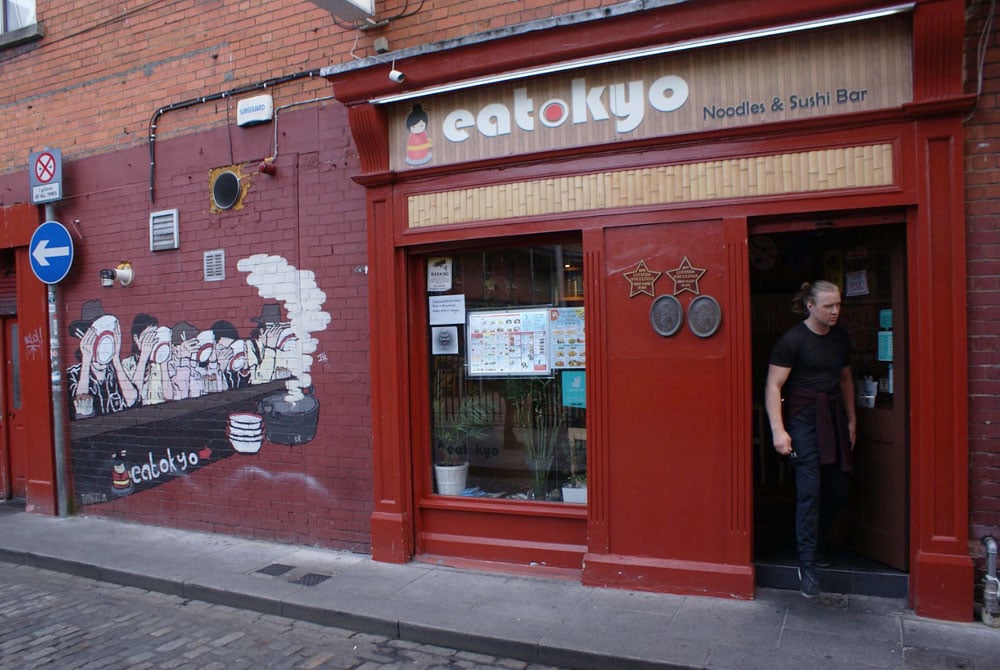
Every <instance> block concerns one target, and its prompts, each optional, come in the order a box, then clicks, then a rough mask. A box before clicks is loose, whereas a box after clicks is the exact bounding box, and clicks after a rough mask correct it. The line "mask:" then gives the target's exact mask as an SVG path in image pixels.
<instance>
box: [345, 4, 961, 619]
mask: <svg viewBox="0 0 1000 670" xmlns="http://www.w3.org/2000/svg"><path fill="white" fill-rule="evenodd" d="M875 5H877V3H843V2H828V3H814V4H813V5H811V6H810V8H809V17H806V16H803V13H802V12H801V11H800V10H799V8H792V7H786V6H775V5H774V4H771V5H769V6H768V8H767V9H759V10H758V9H754V10H747V9H746V8H745V7H744V8H743V9H742V11H741V12H722V11H715V10H718V9H719V7H720V6H721V5H720V4H716V3H708V4H707V5H706V4H697V5H681V6H677V7H672V8H665V9H663V10H659V11H651V12H648V13H643V14H642V15H640V16H634V17H622V18H619V19H615V20H613V21H612V20H609V21H606V22H595V23H592V24H582V25H578V26H571V27H566V28H563V29H558V30H555V29H554V30H550V31H546V32H545V34H544V36H543V35H533V34H528V35H519V36H517V37H512V38H510V39H501V40H494V41H487V42H484V43H480V44H474V45H470V46H466V47H462V48H455V49H450V50H445V51H441V52H438V53H432V54H426V55H423V54H422V55H418V56H414V57H412V58H409V59H407V61H406V70H407V82H406V84H405V88H414V89H417V90H418V91H419V89H420V88H421V87H433V86H436V85H440V84H444V83H447V82H450V81H462V80H465V79H471V78H474V77H477V76H484V75H491V74H502V73H503V72H505V71H508V70H516V69H518V68H524V67H532V66H537V65H540V64H545V63H551V62H560V61H564V60H567V59H570V58H574V57H583V56H588V55H593V54H599V53H607V52H613V51H616V50H624V49H629V48H638V47H641V46H644V45H646V44H651V43H659V42H669V41H673V40H684V39H691V38H695V37H703V36H705V35H713V34H717V33H726V32H731V31H735V30H739V29H747V28H750V27H768V26H771V25H776V24H789V23H793V22H795V21H799V20H803V19H805V18H813V17H816V16H823V15H835V14H838V13H845V12H849V11H852V10H859V9H864V8H866V7H869V6H875ZM963 9H964V8H963V6H962V4H961V3H957V2H927V3H917V5H916V6H915V8H914V10H913V14H912V20H913V23H912V26H913V49H914V53H913V78H914V85H913V102H912V103H911V104H908V105H905V106H904V107H903V108H902V109H898V110H887V111H884V112H877V113H867V114H860V115H855V116H854V117H853V118H851V117H849V118H848V119H846V122H845V119H843V118H838V119H835V120H834V121H833V122H832V124H831V123H830V122H829V121H827V120H825V119H817V120H809V121H801V122H794V123H788V124H784V125H781V126H777V125H776V126H767V125H765V126H760V127H755V128H751V129H744V130H740V131H736V132H730V133H721V132H720V133H708V134H702V135H698V136H695V137H694V138H691V139H690V140H689V139H688V138H685V141H683V142H669V143H666V142H665V143H662V144H660V143H656V142H653V141H643V142H638V143H636V145H635V146H630V145H628V144H627V143H622V144H619V145H617V146H615V147H609V146H604V147H588V148H587V149H586V150H566V151H562V152H558V153H552V152H543V153H540V154H533V155H526V156H513V157H509V158H494V159H490V160H484V161H481V162H479V163H472V164H468V163H466V164H461V166H460V167H461V169H460V171H459V170H451V169H449V168H447V167H440V168H427V169H425V170H424V171H422V172H421V173H420V178H419V179H417V178H412V179H411V178H409V177H411V175H412V173H409V174H404V175H399V174H393V173H390V172H388V171H387V167H388V163H387V161H388V155H389V145H388V141H387V139H386V134H387V128H386V122H385V119H384V116H383V114H384V108H382V107H380V106H378V105H373V104H371V103H369V102H368V100H371V99H372V98H378V96H380V95H389V94H391V93H392V92H393V84H392V83H391V82H388V81H387V80H383V79H381V78H378V77H373V76H372V75H371V72H370V71H369V70H366V69H362V70H357V71H353V72H352V71H350V70H349V69H344V70H342V71H335V72H334V73H331V74H330V78H331V80H332V81H333V84H334V91H335V93H336V95H337V97H338V99H339V100H341V101H343V102H344V103H345V104H346V105H347V106H348V108H349V110H350V118H351V121H352V128H353V131H354V134H355V138H356V142H357V144H358V146H359V149H360V150H361V153H362V157H361V163H362V167H363V170H364V174H363V175H362V178H360V179H359V181H362V183H364V184H365V185H366V186H368V188H369V196H368V197H369V220H370V221H372V222H377V225H371V226H370V229H369V233H370V235H371V240H370V254H371V266H372V268H373V270H374V274H373V279H372V294H371V295H372V312H373V315H372V318H373V323H376V324H378V325H377V326H376V327H375V328H374V329H373V335H374V338H375V339H374V341H373V351H374V352H375V353H376V357H377V358H378V359H380V360H381V361H384V362H385V363H387V365H385V366H384V367H383V366H381V365H377V366H376V367H375V369H374V370H373V394H374V395H373V399H374V400H373V402H374V404H375V406H376V408H378V410H379V411H378V412H377V413H376V425H375V437H376V439H375V454H376V472H375V477H376V479H375V484H376V501H377V502H376V508H375V512H374V515H373V523H372V550H373V555H374V557H375V558H377V559H379V560H390V561H405V560H409V559H410V558H411V556H412V555H414V554H418V555H419V554H430V555H435V554H444V555H453V556H459V557H464V558H469V559H482V560H495V561H506V562H509V563H514V564H525V563H528V562H531V563H532V564H543V565H550V566H559V567H563V568H567V567H570V568H572V567H575V568H577V569H580V570H581V573H582V578H583V579H584V581H586V582H588V583H592V584H599V585H609V586H622V587H629V588H647V589H653V590H668V591H674V592H682V593H715V594H718V595H722V594H726V595H730V596H735V597H751V596H752V593H753V588H754V587H753V581H754V580H753V567H752V564H751V553H752V552H751V536H752V521H751V517H752V514H753V512H752V505H751V488H752V485H751V465H750V464H751V458H750V454H749V445H750V443H751V435H750V426H751V421H750V405H751V402H750V397H751V393H752V389H751V386H750V384H751V382H750V355H749V351H748V349H747V346H746V343H747V339H748V336H749V335H750V324H749V321H748V319H747V318H746V306H747V303H746V300H747V297H748V295H749V284H748V282H749V273H748V268H747V262H746V257H745V255H744V253H743V250H744V249H745V248H746V247H745V245H746V244H747V240H748V231H749V230H750V229H751V228H753V227H754V226H755V225H758V222H764V221H767V220H777V221H779V223H778V224H770V225H772V226H776V227H775V228H774V229H775V230H780V229H781V225H780V219H781V218H782V217H793V219H795V218H797V219H800V220H801V219H803V218H805V219H809V218H815V217H817V216H820V217H830V218H840V217H848V218H849V217H851V216H855V215H857V214H859V213H864V212H885V213H891V212H896V213H897V214H896V217H897V218H898V219H900V220H903V221H905V222H906V224H905V227H906V239H907V242H908V247H907V266H908V276H907V282H908V286H909V296H910V297H909V301H908V304H907V306H906V310H907V312H908V319H909V322H910V336H909V342H908V345H909V350H910V359H909V373H910V379H911V382H910V390H911V395H910V416H911V417H912V419H911V422H910V426H909V450H910V451H909V453H910V459H911V460H910V470H909V481H910V486H909V499H908V505H909V509H910V515H911V516H910V518H911V523H910V527H909V529H908V533H909V564H910V575H911V600H912V602H913V604H914V607H915V608H916V609H917V611H918V612H920V613H924V614H927V615H931V616H938V617H944V618H956V619H964V618H967V617H968V616H969V606H968V603H969V602H971V598H972V578H973V570H972V562H971V560H970V559H969V555H968V535H967V530H966V529H967V524H966V521H967V518H968V498H967V495H968V494H967V488H966V486H965V485H964V483H965V482H966V481H968V451H967V446H966V445H967V444H968V440H967V430H968V424H967V414H966V412H967V410H966V405H965V403H964V401H963V400H960V399H961V398H964V396H965V388H966V379H965V376H964V375H963V374H960V373H958V372H957V371H959V370H965V369H966V368H965V346H966V336H967V333H966V326H965V317H964V308H963V305H964V303H965V300H964V295H965V290H966V285H965V273H966V263H965V256H964V249H965V240H964V235H963V228H962V225H961V222H962V221H963V220H964V208H963V205H962V198H961V193H962V192H963V188H964V186H963V180H962V173H961V170H957V169H942V170H937V169H932V167H931V166H940V165H953V166H957V165H961V164H962V162H963V155H962V141H961V138H962V121H961V118H962V115H963V114H965V113H967V111H968V109H969V107H970V105H972V104H973V102H974V100H973V98H972V97H971V96H969V95H966V94H965V92H964V89H963V80H962V73H961V65H962V63H961V53H962V52H961V48H960V45H961V41H962V39H963V32H964V18H963ZM417 100H418V101H419V100H420V98H419V96H418V97H417ZM867 142H889V143H890V144H891V145H892V146H893V147H894V152H895V155H896V159H895V162H894V170H895V171H896V174H897V175H898V182H897V185H896V187H894V188H887V189H886V188H883V189H859V190H857V191H856V192H847V193H838V194H836V195H826V194H819V195H814V196H808V197H802V196H799V197H794V198H767V199H757V200H754V199H747V200H742V201H739V202H732V203H730V202H726V201H724V200H723V201H722V202H720V203H718V204H716V203H710V204H706V205H704V206H700V207H690V206H678V207H669V208H659V209H658V208H655V207H644V208H641V209H622V210H612V211H597V212H584V213H579V212H577V213H574V214H572V215H568V216H550V217H546V218H545V219H543V220H541V221H518V220H515V221H512V222H510V223H505V224H501V223H499V222H498V223H497V224H496V225H490V224H488V223H486V224H483V223H478V224H476V225H474V226H472V225H470V226H467V227H464V228H462V227H458V228H456V227H454V226H449V227H448V228H446V229H442V230H440V231H438V230H434V229H433V227H431V228H430V229H419V230H414V229H409V230H408V229H407V216H408V214H407V205H408V203H409V202H412V201H411V200H410V199H409V198H410V197H411V196H413V195H416V194H419V193H424V192H439V191H447V190H450V189H458V188H469V187H473V186H480V185H484V186H485V185H489V184H491V183H497V182H512V181H514V182H517V181H523V180H531V179H535V178H544V177H558V176H559V175H563V174H587V173H589V172H593V171H600V170H610V169H614V168H624V167H629V168H634V167H642V166H646V165H664V164H666V165H669V164H678V163H683V162H685V161H692V160H698V159H701V160H704V159H705V158H707V157H711V158H713V159H723V158H728V157H734V156H735V157H739V156H743V155H750V156H752V155H758V154H760V153H762V152H765V151H774V152H777V153H781V152H782V151H795V150H796V149H802V148H827V147H837V146H850V145H852V144H864V143H867ZM818 213H821V214H818ZM792 229H794V226H792V225H789V226H788V230H792ZM568 230H569V231H572V230H577V231H580V232H581V233H582V237H583V247H584V257H585V259H586V260H585V265H586V267H587V276H586V277H585V281H586V283H587V286H588V288H589V289H590V291H589V292H588V293H587V295H588V300H587V314H588V316H587V324H588V326H587V327H588V342H589V345H588V375H589V378H588V382H589V383H588V390H587V392H588V403H587V407H588V419H589V423H588V434H589V438H590V443H589V453H588V459H589V463H590V469H589V473H588V474H589V482H590V485H589V488H590V503H589V505H588V514H587V518H586V520H584V519H583V518H580V517H579V516H577V515H574V514H567V513H565V512H562V511H557V510H555V509H553V510H549V512H550V513H546V512H545V511H538V504H537V503H536V504H535V506H534V507H533V508H531V509H529V507H527V506H526V507H525V508H524V509H518V508H517V507H516V506H514V505H510V504H505V505H502V506H501V505H500V503H487V504H484V503H480V502H478V501H473V502H470V501H464V500H455V499H448V498H437V497H433V496H429V495H428V494H429V493H430V492H431V489H430V488H429V485H428V482H427V479H426V477H425V476H423V475H422V474H421V473H422V472H425V471H427V469H428V465H429V464H428V463H427V462H426V460H425V459H424V458H423V457H421V456H420V454H419V450H418V453H417V454H416V455H414V454H412V453H411V449H410V447H409V446H408V445H409V444H412V443H414V441H415V440H418V438H417V435H418V434H419V433H420V432H421V431H422V430H426V429H423V428H422V427H423V426H424V425H425V424H424V423H423V422H424V421H425V420H426V419H425V418H423V416H422V414H421V412H420V410H419V409H416V407H418V406H419V403H417V404H416V405H415V404H414V402H413V398H414V396H415V395H417V394H420V393H422V392H423V391H422V377H423V375H424V374H425V371H424V370H423V369H422V368H421V367H420V366H419V365H418V366H413V365H411V366H409V367H407V366H405V365H404V363H405V361H406V359H407V352H410V358H411V360H412V359H413V358H416V359H418V360H419V359H420V357H421V355H426V354H425V350H424V349H423V348H422V347H421V346H420V345H419V341H420V330H421V328H420V324H421V323H423V321H422V318H421V315H422V308H420V307H414V305H419V303H420V302H421V299H420V292H419V284H414V283H413V278H414V277H415V276H417V275H415V273H417V272H419V260H417V261H416V265H417V266H418V267H417V268H414V267H413V265H411V263H409V262H408V260H407V259H408V258H411V257H412V258H414V259H419V258H420V256H419V255H417V253H416V252H418V251H419V250H420V249H421V245H433V246H432V248H441V245H442V244H443V243H445V242H446V241H449V240H455V241H458V240H461V241H462V242H464V243H466V244H468V243H469V241H471V240H480V241H482V240H485V239H491V238H498V237H504V236H508V235H513V234H517V235H527V234H541V233H545V232H556V231H568ZM445 248H446V247H445ZM668 250H669V251H670V252H672V253H673V254H674V255H676V254H677V253H678V252H679V250H683V252H684V254H685V255H686V256H688V257H695V256H697V257H698V258H700V259H704V260H701V261H700V263H701V264H702V266H704V267H709V268H712V270H711V272H712V275H710V276H713V279H714V280H715V282H716V288H715V289H714V295H715V297H716V298H718V299H719V301H720V303H721V304H722V305H723V311H724V313H725V314H726V315H727V318H726V320H725V321H724V325H723V328H722V331H721V332H720V335H718V336H716V337H715V338H714V339H712V340H711V341H710V342H709V343H707V344H706V343H705V342H702V341H697V340H695V339H692V338H689V339H688V340H683V339H681V340H680V342H679V343H678V344H677V345H676V346H675V348H674V349H673V350H669V353H666V351H665V350H664V348H663V347H662V346H659V343H658V342H657V341H656V338H655V337H651V336H649V335H646V334H645V331H644V329H643V321H644V319H645V318H647V317H646V316H644V314H645V312H644V311H642V310H636V309H634V308H632V309H630V307H631V304H630V299H629V298H630V297H631V296H628V297H623V296H626V295H627V294H624V293H622V292H621V288H620V287H619V286H618V285H617V284H618V283H620V281H621V277H620V276H618V273H619V272H620V271H621V269H622V268H623V267H628V266H629V265H631V264H634V263H635V261H636V260H637V259H639V258H642V259H644V260H647V261H649V260H652V261H653V262H658V266H659V267H664V263H665V262H669V261H660V255H666V252H667V251H668ZM406 304H409V305H410V308H409V312H407V311H406V310H404V309H403V307H404V305H406ZM387 308H388V309H387ZM637 315H638V316H637ZM637 319H638V320H637ZM380 352H381V353H380ZM400 389H409V393H406V394H403V393H400V391H399V390H400ZM720 389H721V391H719V390H720ZM712 390H715V393H713V392H712ZM651 446H655V447H656V448H655V449H654V451H653V452H650V450H649V447H651ZM511 515H512V516H514V517H517V516H519V515H521V516H522V518H521V519H520V522H519V523H515V522H514V521H511V520H509V518H508V517H509V516H511Z"/></svg>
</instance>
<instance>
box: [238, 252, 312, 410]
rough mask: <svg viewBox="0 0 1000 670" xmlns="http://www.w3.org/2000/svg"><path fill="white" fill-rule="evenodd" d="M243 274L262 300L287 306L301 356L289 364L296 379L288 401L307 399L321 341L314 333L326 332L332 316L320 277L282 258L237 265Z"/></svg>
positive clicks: (260, 256) (290, 358)
mask: <svg viewBox="0 0 1000 670" xmlns="http://www.w3.org/2000/svg"><path fill="white" fill-rule="evenodd" d="M236 269H238V270H239V271H240V272H247V273H249V275H248V276H247V283H248V284H250V285H251V286H254V287H256V288H257V292H258V293H259V294H260V297H262V298H265V299H273V300H278V301H279V302H282V303H284V305H285V310H286V311H287V312H288V319H289V327H290V328H291V329H292V332H294V333H295V337H296V340H297V341H298V347H299V355H298V356H295V355H294V354H291V355H288V356H287V357H286V359H285V360H286V361H287V364H288V368H289V371H290V372H291V373H292V377H291V378H290V379H289V380H288V381H286V382H285V388H286V389H287V390H288V393H287V394H285V400H286V401H288V402H295V401H297V400H300V399H301V398H302V396H303V393H302V389H304V388H307V387H308V386H309V385H310V384H311V383H312V376H311V375H310V374H309V369H310V368H311V366H312V362H313V357H312V354H313V353H314V352H315V351H316V348H317V346H318V345H319V341H318V340H317V339H316V338H315V337H313V336H312V333H314V332H317V331H321V330H325V329H326V327H327V325H328V324H329V323H330V315H329V314H327V313H326V312H324V311H323V310H322V309H321V307H322V306H323V303H324V302H326V293H324V292H323V291H321V290H320V289H319V287H317V286H316V275H315V274H313V272H312V271H311V270H298V269H296V268H295V266H294V265H290V264H289V263H288V261H286V260H285V259H284V258H282V257H281V256H269V255H268V254H254V255H253V256H250V257H249V258H243V259H241V260H240V261H239V262H238V263H237V264H236Z"/></svg>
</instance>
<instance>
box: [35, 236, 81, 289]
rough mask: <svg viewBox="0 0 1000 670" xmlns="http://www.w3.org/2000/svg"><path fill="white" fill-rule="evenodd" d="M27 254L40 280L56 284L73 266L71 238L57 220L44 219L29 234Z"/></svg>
mask: <svg viewBox="0 0 1000 670" xmlns="http://www.w3.org/2000/svg"><path fill="white" fill-rule="evenodd" d="M28 255H29V256H30V257H31V259H30V260H31V271H32V272H34V273H35V276H36V277H38V279H39V280H40V281H42V282H44V283H46V284H58V283H59V282H61V281H62V280H63V278H64V277H65V276H66V274H67V273H68V272H69V269H70V268H71V267H72V266H73V238H72V237H70V235H69V231H68V230H66V227H65V226H63V225H62V224H61V223H59V222H58V221H46V222H45V223H43V224H42V225H40V226H38V228H36V229H35V233H34V234H33V235H32V236H31V244H30V245H29V246H28Z"/></svg>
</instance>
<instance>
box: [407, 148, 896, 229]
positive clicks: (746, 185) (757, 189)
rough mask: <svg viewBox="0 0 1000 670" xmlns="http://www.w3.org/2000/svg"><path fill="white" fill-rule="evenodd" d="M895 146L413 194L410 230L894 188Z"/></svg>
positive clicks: (756, 157)
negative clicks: (573, 213) (718, 201)
mask: <svg viewBox="0 0 1000 670" xmlns="http://www.w3.org/2000/svg"><path fill="white" fill-rule="evenodd" d="M892 159H893V151H892V145H891V144H875V145H866V146H857V147H841V148H837V149H820V150H816V151H803V152H800V153H787V154H776V155H772V156H754V157H750V158H729V159H725V160H717V161H703V162H698V163H684V164H680V165H665V166H660V167H647V168H636V169H632V170H620V171H616V172H597V173H593V174H585V175H569V176H565V177H553V178H551V179H536V180H532V181H521V182H512V183H508V184H495V185H491V186H479V187H476V188H470V189H461V190H455V191H442V192H439V193H426V194H421V195H413V196H410V197H409V200H408V202H409V227H410V228H423V227H427V226H437V225H445V224H450V223H474V222H477V221H492V220H497V219H509V218H514V217H524V216H546V215H552V214H563V213H569V212H585V211H591V210H601V209H612V208H619V207H638V206H642V205H670V204H681V203H688V202H703V201H711V200H720V199H729V198H753V197H760V196H773V195H788V194H792V193H810V192H814V191H829V190H834V189H844V188H866V187H876V186H889V185H892V184H894V183H895V180H894V176H893V169H892V168H893V164H892Z"/></svg>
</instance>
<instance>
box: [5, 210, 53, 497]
mask: <svg viewBox="0 0 1000 670" xmlns="http://www.w3.org/2000/svg"><path fill="white" fill-rule="evenodd" d="M39 223H41V216H40V210H39V209H38V207H35V206H33V205H27V204H21V205H11V206H9V207H0V247H2V248H9V249H14V258H15V265H16V272H17V321H18V332H19V334H20V335H21V337H20V340H21V341H20V342H10V343H8V345H9V346H16V347H19V349H20V358H21V402H22V407H23V408H24V412H25V431H26V432H27V434H28V435H31V440H30V442H29V447H28V453H27V468H26V472H25V488H26V491H25V497H26V509H27V510H28V511H29V512H39V513H42V514H56V513H57V511H58V507H57V504H56V497H57V491H56V461H55V450H54V447H53V444H54V437H53V430H52V392H51V387H50V382H49V380H50V377H51V368H50V361H49V346H48V342H49V318H48V310H47V305H48V290H47V287H46V285H45V284H43V283H42V282H41V281H39V280H38V278H36V277H35V276H34V273H33V272H32V270H31V262H30V259H29V257H28V246H29V244H30V243H31V236H32V234H33V233H34V231H35V229H36V228H37V227H38V224H39ZM26 337H30V338H31V339H32V340H33V341H37V342H42V346H41V347H40V348H31V349H28V348H27V347H25V346H24V342H25V338H26Z"/></svg>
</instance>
